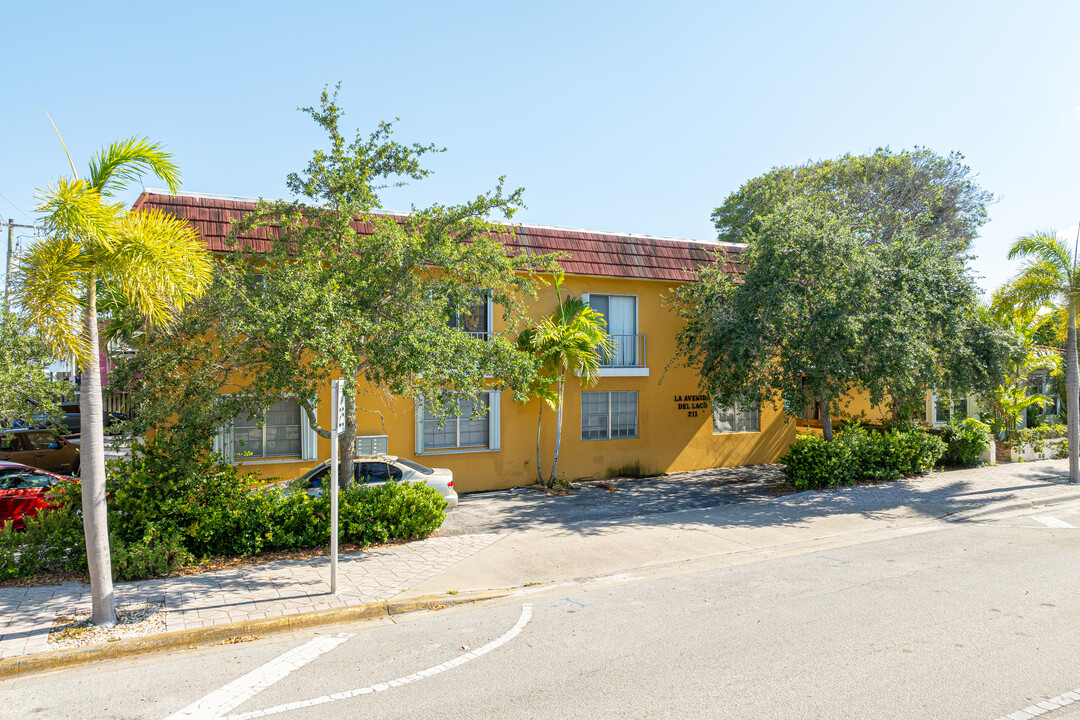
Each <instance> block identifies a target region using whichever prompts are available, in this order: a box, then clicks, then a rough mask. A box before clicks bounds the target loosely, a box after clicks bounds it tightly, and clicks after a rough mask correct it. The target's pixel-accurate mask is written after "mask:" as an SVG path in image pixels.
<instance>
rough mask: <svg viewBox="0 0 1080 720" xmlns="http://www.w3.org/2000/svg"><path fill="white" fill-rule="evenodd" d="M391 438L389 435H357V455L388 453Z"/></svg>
mask: <svg viewBox="0 0 1080 720" xmlns="http://www.w3.org/2000/svg"><path fill="white" fill-rule="evenodd" d="M389 447H390V438H389V436H388V435H357V436H356V454H357V455H386V454H387V453H388V452H389Z"/></svg>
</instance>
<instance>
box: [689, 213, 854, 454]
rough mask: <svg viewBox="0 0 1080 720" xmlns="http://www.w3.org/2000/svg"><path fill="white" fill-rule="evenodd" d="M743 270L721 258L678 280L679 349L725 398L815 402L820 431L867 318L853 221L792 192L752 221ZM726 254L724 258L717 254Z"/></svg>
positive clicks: (847, 375)
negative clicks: (695, 278)
mask: <svg viewBox="0 0 1080 720" xmlns="http://www.w3.org/2000/svg"><path fill="white" fill-rule="evenodd" d="M749 239H751V242H750V244H749V247H748V248H747V249H746V250H745V251H743V253H742V254H741V255H740V256H739V258H738V262H739V266H740V268H741V273H740V274H739V276H738V277H737V278H736V276H734V274H733V273H732V272H731V270H732V267H731V266H730V265H728V264H725V263H723V262H717V263H716V264H714V265H713V266H712V267H710V268H706V269H705V270H703V271H702V273H701V282H699V283H691V284H689V285H685V286H683V287H682V288H680V289H679V290H678V291H677V293H676V296H675V306H676V309H677V311H678V312H679V313H680V315H682V317H683V318H684V320H685V321H686V324H685V326H684V327H683V329H682V330H681V331H680V332H679V350H680V353H681V355H682V357H683V358H684V359H685V360H686V362H688V363H689V364H690V365H692V366H695V367H698V368H699V369H700V372H701V384H702V388H703V389H706V390H707V391H708V392H709V393H710V394H711V395H712V396H713V397H714V398H715V399H716V401H717V402H719V403H721V404H723V405H732V404H734V403H737V402H740V403H752V404H760V403H762V402H776V401H777V400H780V401H782V403H783V405H784V407H785V409H786V410H787V411H788V412H790V413H795V414H797V413H801V412H802V409H803V407H804V406H805V405H806V403H807V401H808V400H809V401H811V402H814V403H815V404H816V405H817V407H818V410H819V413H820V417H821V424H822V430H823V432H824V435H825V438H826V439H827V440H831V439H832V437H833V432H832V415H833V412H834V411H835V410H836V408H837V407H838V402H839V400H840V398H841V396H842V395H843V394H844V393H845V392H847V391H848V390H850V389H852V388H853V387H856V386H858V385H859V382H860V378H859V375H858V367H859V362H860V352H859V350H860V347H859V340H860V338H861V337H862V336H863V335H864V333H865V330H866V327H867V326H868V325H869V323H870V322H871V321H872V319H873V302H872V300H873V291H872V280H873V272H874V264H873V262H872V254H871V252H870V251H869V249H868V248H867V246H866V245H865V244H864V243H862V242H861V241H860V239H859V238H858V237H857V236H856V235H855V234H854V233H853V232H852V231H851V229H850V226H849V225H847V224H846V223H844V222H843V221H842V220H841V219H840V218H838V217H836V216H835V215H833V214H832V213H830V212H828V211H827V209H826V208H825V206H824V205H823V204H822V203H816V202H814V201H813V199H812V198H811V199H806V198H796V199H793V200H791V201H789V202H788V203H786V204H785V205H784V206H782V207H780V208H778V209H777V211H776V212H774V213H772V214H771V215H770V216H769V217H768V218H766V219H764V220H763V221H762V222H761V223H759V224H757V226H756V229H755V230H753V231H752V233H751V235H750V238H749ZM721 260H722V258H721Z"/></svg>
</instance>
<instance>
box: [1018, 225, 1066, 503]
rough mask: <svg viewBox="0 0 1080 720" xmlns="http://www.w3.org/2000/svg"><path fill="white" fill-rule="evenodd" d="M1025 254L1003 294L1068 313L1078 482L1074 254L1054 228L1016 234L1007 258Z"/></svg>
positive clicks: (1034, 305) (1031, 304)
mask: <svg viewBox="0 0 1080 720" xmlns="http://www.w3.org/2000/svg"><path fill="white" fill-rule="evenodd" d="M1016 258H1025V262H1024V264H1023V266H1022V267H1021V269H1020V272H1019V273H1017V274H1016V276H1015V277H1014V278H1013V279H1012V280H1011V281H1010V283H1009V287H1008V290H1007V291H1006V292H1007V295H1008V296H1009V297H1011V298H1013V299H1014V300H1015V301H1016V302H1018V303H1019V304H1021V305H1024V306H1025V307H1029V308H1037V307H1040V306H1042V305H1046V304H1053V305H1055V306H1057V307H1059V308H1062V309H1064V310H1065V312H1066V313H1068V326H1067V333H1066V336H1065V397H1066V403H1065V407H1066V412H1067V418H1068V425H1069V482H1071V483H1074V482H1080V424H1078V422H1077V421H1078V419H1080V418H1078V415H1080V370H1078V368H1077V365H1076V316H1077V312H1078V311H1080V272H1077V266H1076V261H1077V258H1076V255H1075V254H1074V253H1072V252H1070V251H1069V248H1068V246H1067V245H1066V244H1065V243H1064V242H1062V240H1061V239H1060V238H1058V236H1057V233H1054V232H1036V233H1033V234H1031V235H1025V236H1023V237H1021V238H1018V239H1017V240H1016V242H1014V243H1013V246H1012V248H1010V250H1009V259H1010V260H1013V259H1016Z"/></svg>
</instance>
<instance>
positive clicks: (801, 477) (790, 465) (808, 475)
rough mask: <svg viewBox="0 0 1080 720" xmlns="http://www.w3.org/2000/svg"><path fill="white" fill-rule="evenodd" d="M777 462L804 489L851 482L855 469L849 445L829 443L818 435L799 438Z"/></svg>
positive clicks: (799, 487)
mask: <svg viewBox="0 0 1080 720" xmlns="http://www.w3.org/2000/svg"><path fill="white" fill-rule="evenodd" d="M777 462H779V463H780V464H781V465H783V466H784V474H785V475H786V476H787V477H788V479H789V480H790V481H791V482H792V484H793V485H795V487H797V488H798V489H800V490H806V489H809V488H823V487H833V486H834V485H841V484H844V483H847V482H850V481H851V477H852V475H851V471H852V469H853V468H854V463H853V462H852V457H851V449H850V447H849V446H848V445H845V444H842V443H838V442H835V441H834V442H831V443H830V442H825V440H823V439H822V438H819V437H818V436H816V435H800V436H799V437H797V438H795V442H794V443H793V444H792V445H791V447H789V448H788V451H787V452H786V453H784V454H783V455H782V456H780V458H779V459H778V460H777Z"/></svg>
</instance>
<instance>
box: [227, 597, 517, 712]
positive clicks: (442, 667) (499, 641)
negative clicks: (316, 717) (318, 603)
mask: <svg viewBox="0 0 1080 720" xmlns="http://www.w3.org/2000/svg"><path fill="white" fill-rule="evenodd" d="M532 608H533V606H532V603H524V604H522V606H521V617H519V618H518V621H517V623H516V624H515V625H514V627H512V628H510V629H509V630H508V631H506V633H505V634H503V635H502V636H501V637H498V638H496V639H494V640H492V641H491V642H489V643H488V644H487V645H484V646H483V647H479V648H477V649H476V650H472V651H470V652H467V653H465V654H464V655H458V656H457V657H456V658H454V659H453V660H447V661H446V662H444V663H439V664H438V665H434V666H432V667H429V668H427V669H426V670H421V671H419V672H414V673H412V674H411V675H405V676H403V677H399V678H396V679H394V680H388V681H387V682H383V683H378V684H376V685H368V686H367V687H362V688H357V689H356V690H346V691H344V692H339V693H334V694H333V695H323V696H321V697H317V698H311V699H310V700H297V701H295V702H291V703H286V704H284V705H275V706H274V707H271V708H266V709H265V710H252V711H251V712H246V713H242V714H240V715H229V716H228V717H227V718H226V719H225V720H249V719H250V718H262V717H267V716H268V715H277V714H278V713H283V712H287V711H289V710H299V709H300V708H307V707H312V706H313V705H324V704H326V703H330V702H335V701H337V700H347V699H348V698H354V697H357V696H359V695H370V694H372V693H377V692H382V691H383V690H389V689H390V688H394V687H401V686H402V685H408V684H409V683H414V682H416V681H417V680H423V679H424V678H429V677H431V676H433V675H438V674H439V673H441V672H446V671H447V670H450V669H451V668H455V667H457V666H458V665H464V664H465V663H467V662H469V661H470V660H475V659H476V658H478V657H480V656H481V655H486V654H487V653H489V652H491V651H492V650H495V649H496V648H498V647H500V646H502V645H505V644H506V643H508V642H510V641H511V640H513V639H514V638H516V637H517V636H518V635H520V634H521V631H522V630H523V629H524V628H525V626H526V625H528V624H529V621H530V620H531V619H532ZM233 707H236V706H235V705H234V706H233Z"/></svg>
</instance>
